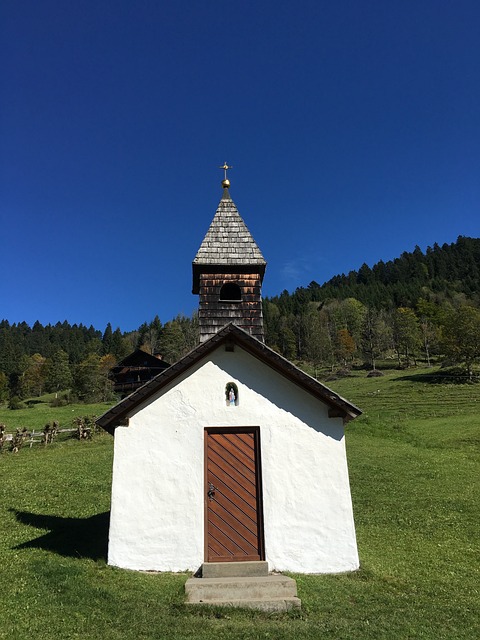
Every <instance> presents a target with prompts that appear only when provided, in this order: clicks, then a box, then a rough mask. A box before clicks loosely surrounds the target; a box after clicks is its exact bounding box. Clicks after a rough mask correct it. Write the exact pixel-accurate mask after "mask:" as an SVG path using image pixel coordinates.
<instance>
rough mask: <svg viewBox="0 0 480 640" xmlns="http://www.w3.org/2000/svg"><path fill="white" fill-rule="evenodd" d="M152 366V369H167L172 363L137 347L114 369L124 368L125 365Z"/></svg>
mask: <svg viewBox="0 0 480 640" xmlns="http://www.w3.org/2000/svg"><path fill="white" fill-rule="evenodd" d="M131 366H134V367H138V366H143V367H151V368H152V369H166V368H167V367H169V366H170V365H169V364H168V363H167V362H165V361H164V360H161V359H160V358H157V356H152V354H151V353H147V352H146V351H142V350H141V349H135V351H132V352H131V353H129V354H128V355H127V356H125V357H124V358H122V360H120V361H119V362H118V363H117V364H116V365H115V367H113V369H122V368H123V367H131Z"/></svg>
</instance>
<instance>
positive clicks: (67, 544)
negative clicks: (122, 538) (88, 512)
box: [12, 509, 110, 561]
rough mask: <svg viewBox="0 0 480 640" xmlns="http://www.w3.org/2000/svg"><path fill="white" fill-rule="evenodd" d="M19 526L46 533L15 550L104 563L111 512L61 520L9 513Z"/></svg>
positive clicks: (31, 514)
mask: <svg viewBox="0 0 480 640" xmlns="http://www.w3.org/2000/svg"><path fill="white" fill-rule="evenodd" d="M12 512H13V513H14V514H15V517H16V518H17V520H18V522H21V523H22V524H26V525H29V526H32V527H36V528H37V529H47V530H48V533H45V534H44V535H42V536H40V537H39V538H35V539H33V540H29V541H28V542H23V543H22V544H19V545H17V546H16V547H14V548H15V549H31V548H34V549H45V550H47V551H53V552H54V553H58V554H59V555H61V556H68V557H72V558H90V559H92V560H105V561H106V559H107V549H108V527H109V522H110V511H106V512H105V513H98V514H97V515H95V516H91V517H90V518H61V517H59V516H49V515H43V514H37V513H29V512H28V511H16V510H15V509H12Z"/></svg>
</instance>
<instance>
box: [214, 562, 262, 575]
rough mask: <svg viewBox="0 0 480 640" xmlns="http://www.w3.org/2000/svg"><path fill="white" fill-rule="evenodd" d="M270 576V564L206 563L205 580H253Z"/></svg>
mask: <svg viewBox="0 0 480 640" xmlns="http://www.w3.org/2000/svg"><path fill="white" fill-rule="evenodd" d="M260 576H268V562H265V561H257V562H204V563H203V565H202V577H203V578H230V577H236V578H252V577H260Z"/></svg>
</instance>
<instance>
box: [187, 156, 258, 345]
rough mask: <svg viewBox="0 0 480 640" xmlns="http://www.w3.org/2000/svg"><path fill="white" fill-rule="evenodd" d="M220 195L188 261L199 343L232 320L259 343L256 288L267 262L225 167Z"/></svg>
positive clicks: (225, 165) (225, 166) (226, 166)
mask: <svg viewBox="0 0 480 640" xmlns="http://www.w3.org/2000/svg"><path fill="white" fill-rule="evenodd" d="M220 168H221V169H223V170H224V171H225V178H224V180H223V181H222V188H223V195H222V199H221V200H220V203H219V205H218V208H217V211H216V213H215V216H214V218H213V220H212V223H211V225H210V227H209V229H208V231H207V234H206V236H205V238H204V239H203V242H202V244H201V245H200V248H199V250H198V252H197V255H196V256H195V259H194V261H193V293H195V294H199V296H200V300H199V310H198V321H199V326H200V342H204V341H205V340H207V339H208V338H210V337H211V336H213V335H214V334H215V333H217V331H218V330H219V329H221V328H222V327H224V326H225V325H226V324H228V323H229V322H233V323H234V324H236V325H237V326H239V327H241V328H242V329H244V330H245V331H247V332H248V333H250V334H251V335H252V336H254V337H255V338H257V339H258V340H261V341H262V342H263V341H264V333H263V314H262V294H261V287H262V282H263V276H264V274H265V267H266V265H267V263H266V262H265V258H264V257H263V255H262V253H261V251H260V249H259V248H258V246H257V244H256V242H255V240H254V239H253V237H252V235H251V233H250V231H249V230H248V229H247V226H246V225H245V222H244V221H243V220H242V218H241V216H240V214H239V213H238V210H237V207H236V206H235V203H234V202H233V200H232V198H231V197H230V193H229V187H230V180H228V178H227V170H228V169H231V167H229V166H228V165H227V163H225V164H224V165H223V167H220Z"/></svg>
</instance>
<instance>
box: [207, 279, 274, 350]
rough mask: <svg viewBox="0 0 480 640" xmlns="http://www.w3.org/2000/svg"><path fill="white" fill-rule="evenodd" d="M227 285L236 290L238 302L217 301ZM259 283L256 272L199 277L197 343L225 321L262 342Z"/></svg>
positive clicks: (210, 335) (213, 332)
mask: <svg viewBox="0 0 480 640" xmlns="http://www.w3.org/2000/svg"><path fill="white" fill-rule="evenodd" d="M229 282H231V283H234V284H236V285H238V286H239V287H240V291H241V300H238V301H226V300H221V299H220V290H221V288H222V287H223V285H224V284H226V283H229ZM261 284H262V283H261V278H260V275H259V274H258V273H241V274H240V273H202V274H200V287H199V293H200V306H199V310H198V320H199V326H200V342H204V341H205V340H208V338H211V337H212V336H213V335H215V334H216V333H217V332H218V331H219V329H221V328H222V327H224V326H225V325H226V324H228V323H229V322H233V323H234V324H236V325H237V326H238V327H241V328H242V329H244V331H247V332H248V333H249V334H250V335H252V336H254V337H255V338H257V339H258V340H262V341H263V336H264V334H263V313H262V298H261Z"/></svg>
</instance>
